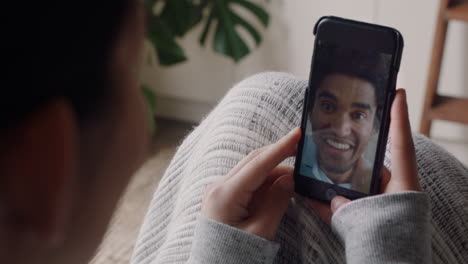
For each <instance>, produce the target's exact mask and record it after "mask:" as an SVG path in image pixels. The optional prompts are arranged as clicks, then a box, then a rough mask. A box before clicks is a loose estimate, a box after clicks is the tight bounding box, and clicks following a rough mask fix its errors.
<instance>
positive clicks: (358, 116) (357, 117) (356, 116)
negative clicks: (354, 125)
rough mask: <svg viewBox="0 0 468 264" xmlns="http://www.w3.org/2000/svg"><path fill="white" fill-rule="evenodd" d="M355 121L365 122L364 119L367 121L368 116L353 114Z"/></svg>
mask: <svg viewBox="0 0 468 264" xmlns="http://www.w3.org/2000/svg"><path fill="white" fill-rule="evenodd" d="M353 119H354V120H364V119H367V116H366V114H364V113H361V112H357V113H353Z"/></svg>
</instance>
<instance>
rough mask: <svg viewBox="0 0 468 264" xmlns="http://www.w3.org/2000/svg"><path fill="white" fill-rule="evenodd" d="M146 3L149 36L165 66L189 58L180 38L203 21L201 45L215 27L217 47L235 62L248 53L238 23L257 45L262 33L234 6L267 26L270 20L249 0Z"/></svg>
mask: <svg viewBox="0 0 468 264" xmlns="http://www.w3.org/2000/svg"><path fill="white" fill-rule="evenodd" d="M144 3H145V7H146V10H147V21H148V23H147V24H148V30H147V37H148V39H149V40H150V41H151V43H153V46H154V48H155V50H156V53H157V55H158V59H159V63H160V64H161V65H165V66H169V65H173V64H177V63H180V62H184V61H186V60H187V57H186V54H185V52H184V50H183V48H182V47H181V46H180V45H179V44H178V40H179V38H181V37H183V36H184V35H185V34H186V33H187V32H189V31H190V30H191V29H192V28H194V27H195V26H197V25H198V24H200V23H204V26H203V27H204V28H203V31H202V33H201V35H200V39H199V42H200V44H201V45H205V43H206V39H207V37H208V35H209V34H210V32H211V31H214V33H213V34H214V36H213V49H214V51H216V52H218V53H220V54H223V55H225V56H228V57H230V58H232V59H233V60H234V61H236V62H238V61H240V60H241V59H242V58H244V57H245V56H247V55H248V54H249V53H250V49H249V47H248V45H247V44H246V41H245V39H243V37H241V36H240V35H239V33H238V32H237V30H236V27H242V28H244V29H245V30H246V32H248V33H249V34H250V36H251V37H252V38H253V40H254V41H255V43H256V45H257V46H258V45H259V44H260V43H261V41H262V37H261V34H260V33H259V32H258V30H257V29H256V28H255V27H254V26H252V25H251V24H250V23H249V21H247V20H246V19H245V18H243V17H242V16H240V15H239V14H237V13H236V11H235V10H234V8H233V7H235V6H238V7H241V8H243V9H245V10H247V11H249V12H251V13H252V14H253V15H254V16H255V17H256V18H257V19H258V20H259V21H260V22H261V24H262V25H263V26H264V27H267V26H268V22H269V15H268V14H267V13H266V12H265V10H264V9H263V8H262V7H260V6H259V5H257V4H254V3H253V2H251V1H248V0H146V1H145V2H144ZM155 9H156V10H155ZM213 22H216V23H213ZM213 26H214V27H215V28H214V30H212V27H213Z"/></svg>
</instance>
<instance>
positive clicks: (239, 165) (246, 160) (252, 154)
mask: <svg viewBox="0 0 468 264" xmlns="http://www.w3.org/2000/svg"><path fill="white" fill-rule="evenodd" d="M267 147H268V146H264V147H261V148H258V149H255V150H252V151H251V152H250V153H249V154H248V155H247V156H246V157H245V158H243V159H242V160H241V161H239V163H237V165H236V166H235V167H234V168H232V170H231V171H229V173H228V174H227V175H226V177H224V180H225V181H226V180H228V179H229V178H231V177H232V176H233V175H235V174H236V173H238V172H239V171H240V169H242V168H243V167H244V166H245V164H247V163H249V162H250V161H251V160H253V159H254V158H255V157H257V156H258V155H259V154H260V153H262V152H263V151H265V149H266V148H267Z"/></svg>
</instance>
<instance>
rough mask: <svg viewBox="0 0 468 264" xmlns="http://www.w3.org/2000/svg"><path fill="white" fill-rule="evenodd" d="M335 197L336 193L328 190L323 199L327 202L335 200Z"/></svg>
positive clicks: (330, 189)
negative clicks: (325, 198)
mask: <svg viewBox="0 0 468 264" xmlns="http://www.w3.org/2000/svg"><path fill="white" fill-rule="evenodd" d="M335 196H336V191H335V190H333V189H332V188H329V189H328V190H327V191H326V193H325V197H327V200H329V201H331V200H332V199H333V198H335Z"/></svg>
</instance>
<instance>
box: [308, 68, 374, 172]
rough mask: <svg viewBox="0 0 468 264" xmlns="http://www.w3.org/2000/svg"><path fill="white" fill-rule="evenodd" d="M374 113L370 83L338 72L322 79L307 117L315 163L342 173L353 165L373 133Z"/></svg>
mask: <svg viewBox="0 0 468 264" xmlns="http://www.w3.org/2000/svg"><path fill="white" fill-rule="evenodd" d="M375 112H376V98H375V89H374V86H373V85H372V84H371V83H370V82H368V81H366V80H364V79H360V78H357V77H353V76H349V75H345V74H340V73H333V74H330V75H328V76H326V77H325V78H324V79H323V81H322V82H321V84H320V86H319V87H318V89H317V90H316V94H315V102H314V108H313V110H312V113H311V114H310V116H309V117H310V121H311V123H312V130H313V138H314V141H315V144H316V145H317V157H318V163H319V166H320V167H321V168H322V169H323V170H325V172H326V171H328V172H332V173H335V174H342V173H345V172H347V171H349V170H350V169H351V168H353V167H354V165H355V164H356V162H357V161H358V160H359V158H360V157H361V155H362V154H363V152H364V151H365V149H366V146H367V142H368V141H369V138H370V137H371V136H372V133H373V123H374V117H375ZM332 180H333V179H332Z"/></svg>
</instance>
